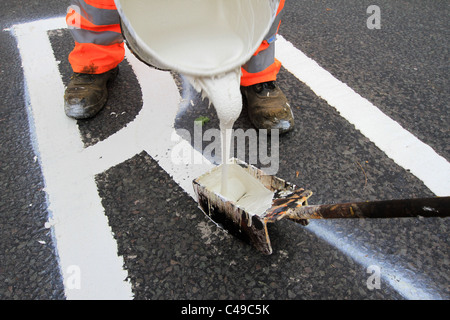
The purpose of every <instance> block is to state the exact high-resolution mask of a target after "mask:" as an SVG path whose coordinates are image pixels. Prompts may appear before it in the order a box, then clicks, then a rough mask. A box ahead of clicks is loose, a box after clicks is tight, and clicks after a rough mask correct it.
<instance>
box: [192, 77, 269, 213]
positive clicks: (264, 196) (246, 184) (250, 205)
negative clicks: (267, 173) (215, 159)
mask: <svg viewBox="0 0 450 320" xmlns="http://www.w3.org/2000/svg"><path fill="white" fill-rule="evenodd" d="M240 75H241V74H240V69H237V70H234V71H232V72H229V73H226V74H224V75H221V76H217V77H197V78H191V79H190V80H191V83H192V84H193V86H194V87H195V88H196V90H198V91H200V90H202V94H203V96H207V97H208V98H209V100H210V102H211V103H212V104H213V105H214V108H215V109H216V112H217V115H218V117H219V123H220V124H219V126H220V132H221V146H222V170H221V175H220V176H219V175H218V174H213V175H211V176H210V177H209V179H208V181H207V182H203V183H205V185H206V186H207V188H208V189H210V190H211V191H213V192H216V193H219V194H221V195H222V196H223V197H224V198H226V199H227V200H229V201H233V202H234V203H236V204H237V205H238V206H241V207H242V208H244V209H245V210H246V211H247V212H249V213H251V214H257V215H261V214H263V213H264V212H265V211H266V210H267V209H268V208H270V207H271V204H272V199H273V193H272V192H271V191H270V190H268V189H267V188H265V187H264V186H263V185H262V184H261V182H260V181H258V180H257V179H256V178H254V177H252V176H251V175H250V174H249V173H247V172H246V171H245V170H244V169H243V168H241V167H240V166H239V165H236V164H232V163H231V162H230V161H229V160H230V156H231V142H232V141H231V139H232V136H233V135H232V131H233V125H234V123H235V121H236V120H237V118H238V117H239V115H240V113H241V110H242V95H241V91H240Z"/></svg>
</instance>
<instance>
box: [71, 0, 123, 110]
mask: <svg viewBox="0 0 450 320" xmlns="http://www.w3.org/2000/svg"><path fill="white" fill-rule="evenodd" d="M66 21H67V25H68V26H69V29H70V31H71V34H72V37H73V39H74V41H75V47H74V49H73V50H72V52H71V53H70V54H69V62H70V64H71V66H72V69H73V71H74V75H73V76H72V78H71V81H70V83H69V84H68V86H67V89H66V93H65V96H64V100H65V108H64V109H65V112H66V114H67V115H68V116H69V117H72V118H76V119H83V118H89V117H92V116H94V115H95V114H97V113H98V112H99V111H100V110H101V109H102V108H103V106H104V105H105V103H106V100H107V97H108V90H107V83H108V81H111V80H113V79H114V78H115V77H116V75H117V72H118V67H117V66H118V64H119V63H120V62H122V60H123V58H124V56H125V48H124V44H123V38H122V33H121V29H120V18H119V14H118V12H117V10H116V6H115V4H114V0H72V1H71V6H70V7H69V9H68V12H67V16H66Z"/></svg>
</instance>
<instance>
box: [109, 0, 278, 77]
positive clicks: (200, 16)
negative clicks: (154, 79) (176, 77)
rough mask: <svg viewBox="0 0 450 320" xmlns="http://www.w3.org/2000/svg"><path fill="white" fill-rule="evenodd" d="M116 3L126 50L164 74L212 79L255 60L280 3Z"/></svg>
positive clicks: (263, 0)
mask: <svg viewBox="0 0 450 320" xmlns="http://www.w3.org/2000/svg"><path fill="white" fill-rule="evenodd" d="M115 3H116V6H117V10H118V12H119V15H120V17H121V26H122V33H123V35H124V38H125V39H126V42H127V45H128V47H129V48H130V50H131V51H132V52H133V53H134V54H135V55H136V56H137V57H138V58H139V59H140V60H142V61H143V62H145V63H147V64H149V65H151V66H154V67H156V68H159V69H165V70H174V71H177V72H180V73H183V74H185V75H189V76H196V77H211V76H215V75H220V74H223V73H226V72H229V71H231V70H234V69H236V68H238V67H240V66H242V65H243V64H245V63H246V62H247V61H248V60H250V58H251V56H252V55H253V54H254V53H255V51H256V50H257V49H258V47H259V46H260V44H261V42H262V41H263V39H264V37H265V36H266V34H267V33H268V31H269V29H270V27H271V25H272V22H273V20H274V18H275V15H276V11H277V8H278V4H279V0H115ZM219 48H220V50H219Z"/></svg>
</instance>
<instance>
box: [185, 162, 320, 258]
mask: <svg viewBox="0 0 450 320" xmlns="http://www.w3.org/2000/svg"><path fill="white" fill-rule="evenodd" d="M229 161H230V164H231V165H239V166H240V167H241V168H242V169H244V170H245V172H246V173H248V174H249V175H250V176H252V177H253V178H255V179H256V180H258V181H259V182H260V184H262V186H264V187H265V188H266V189H267V190H269V191H270V192H272V193H273V200H272V205H269V207H268V208H267V210H266V211H264V212H263V213H259V214H255V213H251V212H247V211H246V209H245V208H244V207H242V206H240V205H239V204H238V203H237V202H236V201H232V200H229V199H227V198H225V197H224V196H223V195H222V194H220V192H217V191H213V190H211V188H210V187H208V186H207V184H206V183H205V182H206V181H207V180H208V178H209V177H210V176H211V175H216V176H219V177H220V176H221V170H222V166H223V165H219V166H217V167H215V168H213V169H212V170H210V171H208V172H207V173H205V174H203V175H202V176H200V177H198V178H197V179H195V180H194V181H193V187H194V191H195V194H196V195H197V199H198V205H199V207H200V209H201V210H202V211H203V212H204V213H205V214H206V215H207V216H208V217H209V218H210V219H211V220H213V221H214V222H215V223H216V224H218V225H219V226H220V227H222V228H223V229H225V230H227V231H228V232H229V233H230V234H232V235H234V236H236V237H238V238H239V239H241V240H244V241H246V242H248V243H251V244H253V245H254V246H255V248H256V249H258V250H259V251H261V252H263V253H264V254H271V253H272V247H271V244H270V238H269V234H268V232H267V223H268V222H274V221H276V220H279V219H281V218H282V217H283V216H284V215H285V212H284V210H281V211H280V210H276V209H277V208H280V205H281V207H286V204H288V205H294V206H299V205H306V200H307V198H308V197H309V196H310V195H311V194H312V193H311V192H309V191H304V190H303V189H298V188H297V187H296V186H295V185H293V184H291V183H289V182H286V181H285V180H283V179H281V178H278V177H276V176H272V175H267V174H265V173H264V172H263V171H262V170H260V169H258V168H256V167H254V166H253V165H249V164H247V163H245V162H243V161H241V160H239V159H236V158H233V159H230V160H229ZM287 199H289V200H287ZM297 222H306V220H304V219H297Z"/></svg>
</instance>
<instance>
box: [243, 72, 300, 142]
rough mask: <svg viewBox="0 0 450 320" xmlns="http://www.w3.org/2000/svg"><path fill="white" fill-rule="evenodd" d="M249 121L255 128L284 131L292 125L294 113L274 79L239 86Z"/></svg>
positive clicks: (291, 127) (288, 129)
mask: <svg viewBox="0 0 450 320" xmlns="http://www.w3.org/2000/svg"><path fill="white" fill-rule="evenodd" d="M241 92H242V95H243V97H244V103H246V105H247V110H248V116H249V118H250V121H251V122H252V124H253V125H254V126H255V127H256V128H257V129H267V130H270V129H279V130H280V131H279V133H280V134H281V133H286V132H288V131H290V130H292V129H293V127H294V115H293V113H292V110H291V107H290V105H289V103H288V101H287V98H286V96H285V95H284V93H283V92H282V91H281V89H280V88H279V87H278V86H277V84H276V83H275V81H269V82H263V83H258V84H255V85H252V86H248V87H241Z"/></svg>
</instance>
